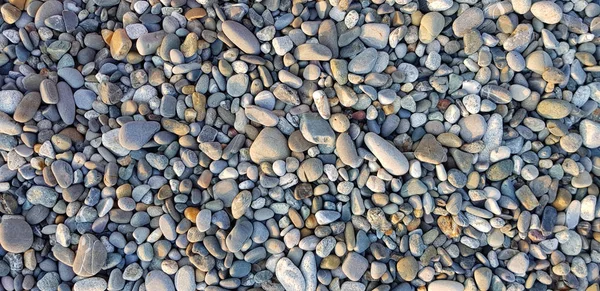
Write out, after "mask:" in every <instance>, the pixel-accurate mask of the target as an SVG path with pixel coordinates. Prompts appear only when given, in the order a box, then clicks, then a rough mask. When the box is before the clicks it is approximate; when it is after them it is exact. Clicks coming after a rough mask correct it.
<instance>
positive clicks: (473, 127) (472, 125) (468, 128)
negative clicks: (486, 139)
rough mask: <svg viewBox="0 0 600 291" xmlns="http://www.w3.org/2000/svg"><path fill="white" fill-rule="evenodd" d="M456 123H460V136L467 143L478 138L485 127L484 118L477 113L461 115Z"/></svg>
mask: <svg viewBox="0 0 600 291" xmlns="http://www.w3.org/2000/svg"><path fill="white" fill-rule="evenodd" d="M458 125H460V137H461V138H462V139H463V140H464V141H465V142H468V143H471V142H474V141H477V140H480V139H481V138H482V137H483V135H484V134H485V132H486V129H487V123H486V121H485V119H484V118H483V116H481V115H479V114H473V115H469V116H467V117H463V118H462V119H461V120H460V121H459V122H458Z"/></svg>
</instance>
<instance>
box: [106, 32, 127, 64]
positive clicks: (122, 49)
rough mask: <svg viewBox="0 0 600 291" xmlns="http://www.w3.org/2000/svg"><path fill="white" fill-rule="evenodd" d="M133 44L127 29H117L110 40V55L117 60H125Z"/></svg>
mask: <svg viewBox="0 0 600 291" xmlns="http://www.w3.org/2000/svg"><path fill="white" fill-rule="evenodd" d="M131 46H132V42H131V40H130V39H129V37H128V36H127V32H125V29H122V28H121V29H117V30H115V32H114V33H113V35H112V38H111V40H110V54H111V56H112V57H113V59H115V60H119V61H120V60H123V59H125V57H127V53H129V50H130V49H131Z"/></svg>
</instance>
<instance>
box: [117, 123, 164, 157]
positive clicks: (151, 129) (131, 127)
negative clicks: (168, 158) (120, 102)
mask: <svg viewBox="0 0 600 291" xmlns="http://www.w3.org/2000/svg"><path fill="white" fill-rule="evenodd" d="M159 130H160V124H159V123H158V122H156V121H131V122H128V123H125V124H124V125H123V126H122V127H121V128H120V129H119V144H120V145H121V146H122V147H123V148H125V149H128V150H132V151H135V150H139V149H141V148H142V146H144V145H145V144H146V143H147V142H148V141H150V139H152V137H153V136H154V134H155V133H156V132H158V131H159Z"/></svg>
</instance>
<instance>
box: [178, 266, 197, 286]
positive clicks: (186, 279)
mask: <svg viewBox="0 0 600 291" xmlns="http://www.w3.org/2000/svg"><path fill="white" fill-rule="evenodd" d="M175 289H176V290H177V291H194V290H196V275H195V270H194V268H193V267H192V266H183V267H181V268H180V269H179V271H177V274H175Z"/></svg>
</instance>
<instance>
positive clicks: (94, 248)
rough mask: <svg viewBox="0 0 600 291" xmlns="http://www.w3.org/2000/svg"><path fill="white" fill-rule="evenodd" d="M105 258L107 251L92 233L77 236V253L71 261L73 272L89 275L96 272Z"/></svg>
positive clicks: (104, 261)
mask: <svg viewBox="0 0 600 291" xmlns="http://www.w3.org/2000/svg"><path fill="white" fill-rule="evenodd" d="M106 260H107V251H106V248H105V247H104V245H103V244H102V242H101V241H100V240H99V239H98V238H97V237H95V236H94V235H92V234H84V235H82V236H81V237H80V238H79V244H78V247H77V253H76V254H75V260H74V261H73V272H75V274H77V275H79V276H83V277H90V276H94V275H96V274H98V272H100V270H101V269H102V267H104V264H105V263H106Z"/></svg>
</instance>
